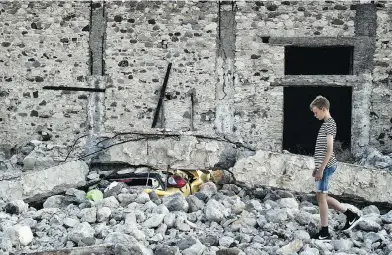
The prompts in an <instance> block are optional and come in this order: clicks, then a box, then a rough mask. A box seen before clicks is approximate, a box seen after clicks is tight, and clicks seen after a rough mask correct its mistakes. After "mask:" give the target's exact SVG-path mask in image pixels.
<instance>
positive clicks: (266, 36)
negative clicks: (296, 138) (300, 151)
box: [234, 1, 355, 151]
mask: <svg viewBox="0 0 392 255" xmlns="http://www.w3.org/2000/svg"><path fill="white" fill-rule="evenodd" d="M351 4H352V3H350V2H348V3H347V2H336V1H334V2H332V1H327V2H324V1H321V2H320V1H311V2H301V1H293V2H291V1H281V2H277V1H274V2H273V1H268V2H262V1H260V2H241V3H238V11H237V15H236V20H237V31H238V32H237V44H236V58H235V66H236V78H237V79H236V81H237V82H236V83H235V88H236V95H237V96H236V98H235V113H234V115H235V128H234V130H235V133H236V134H237V135H238V136H241V137H243V138H244V140H245V141H246V142H248V143H250V144H253V145H254V146H255V147H256V148H259V149H267V150H273V151H279V150H281V149H282V140H283V125H282V122H283V87H272V86H271V82H274V81H275V79H277V78H281V77H283V76H284V46H285V45H284V44H271V43H269V40H270V38H271V37H272V38H274V37H338V36H345V37H347V36H353V35H354V18H355V10H353V9H352V8H351ZM308 78H310V79H313V78H311V77H308ZM304 80H306V79H304Z"/></svg>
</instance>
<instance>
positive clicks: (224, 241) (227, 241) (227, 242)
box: [219, 236, 234, 248]
mask: <svg viewBox="0 0 392 255" xmlns="http://www.w3.org/2000/svg"><path fill="white" fill-rule="evenodd" d="M232 243H234V238H232V237H231V236H223V237H221V238H219V245H220V246H222V247H226V248H229V247H230V246H231V244H232Z"/></svg>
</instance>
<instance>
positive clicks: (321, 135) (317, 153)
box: [314, 118, 337, 168]
mask: <svg viewBox="0 0 392 255" xmlns="http://www.w3.org/2000/svg"><path fill="white" fill-rule="evenodd" d="M327 135H332V136H333V139H334V140H335V137H336V123H335V120H334V119H333V118H329V119H327V120H326V121H324V123H323V124H322V125H321V127H320V130H319V132H318V135H317V140H316V148H315V150H314V163H315V165H316V167H317V168H319V167H320V165H321V164H322V163H323V161H324V159H325V155H327ZM336 163H337V162H336V158H335V153H334V152H333V151H332V156H331V158H330V159H329V161H328V163H327V166H326V167H331V166H333V165H335V164H336Z"/></svg>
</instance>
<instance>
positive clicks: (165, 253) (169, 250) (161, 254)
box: [154, 245, 180, 255]
mask: <svg viewBox="0 0 392 255" xmlns="http://www.w3.org/2000/svg"><path fill="white" fill-rule="evenodd" d="M179 254H180V250H179V249H178V247H175V246H167V245H160V246H158V247H157V248H156V249H155V252H154V255H179Z"/></svg>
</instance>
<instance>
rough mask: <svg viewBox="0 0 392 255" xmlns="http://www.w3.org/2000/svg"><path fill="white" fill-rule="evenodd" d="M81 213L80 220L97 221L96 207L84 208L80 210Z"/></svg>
mask: <svg viewBox="0 0 392 255" xmlns="http://www.w3.org/2000/svg"><path fill="white" fill-rule="evenodd" d="M80 214H81V219H80V220H81V221H82V222H83V221H84V222H88V223H94V222H96V221H97V208H95V207H92V208H85V209H82V210H81V211H80Z"/></svg>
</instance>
